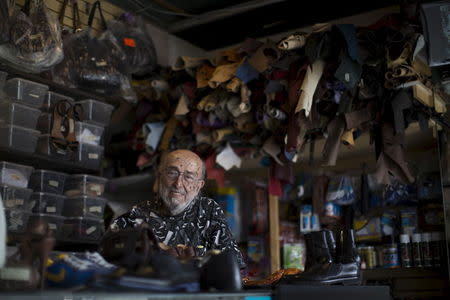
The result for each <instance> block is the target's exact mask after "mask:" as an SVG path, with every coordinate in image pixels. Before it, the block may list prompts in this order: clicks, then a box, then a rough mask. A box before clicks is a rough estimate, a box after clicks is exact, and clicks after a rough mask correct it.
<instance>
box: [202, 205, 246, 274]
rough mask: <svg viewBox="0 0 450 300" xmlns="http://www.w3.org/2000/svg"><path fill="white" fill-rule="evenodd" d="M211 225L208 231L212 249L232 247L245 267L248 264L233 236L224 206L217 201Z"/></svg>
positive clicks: (242, 266) (239, 261)
mask: <svg viewBox="0 0 450 300" xmlns="http://www.w3.org/2000/svg"><path fill="white" fill-rule="evenodd" d="M210 222H211V226H210V231H209V233H208V242H209V245H210V247H211V249H217V250H220V251H223V250H226V249H230V250H232V251H234V253H235V254H236V258H237V261H238V263H239V267H240V268H241V269H244V268H245V267H246V264H245V262H244V258H243V256H242V253H241V251H240V250H239V247H238V245H237V243H236V241H235V240H234V238H233V235H232V233H231V231H230V228H229V227H228V223H227V221H226V219H225V214H224V212H223V210H222V208H221V207H220V206H219V205H218V204H217V203H215V205H214V208H213V210H212V212H211V220H210Z"/></svg>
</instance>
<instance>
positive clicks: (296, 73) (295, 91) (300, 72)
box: [286, 63, 308, 152]
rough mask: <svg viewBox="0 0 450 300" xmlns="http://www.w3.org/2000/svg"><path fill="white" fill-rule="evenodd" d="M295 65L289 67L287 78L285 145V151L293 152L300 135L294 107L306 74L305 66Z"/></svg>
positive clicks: (297, 115) (297, 117)
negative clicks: (287, 108) (287, 107)
mask: <svg viewBox="0 0 450 300" xmlns="http://www.w3.org/2000/svg"><path fill="white" fill-rule="evenodd" d="M297 66H298V65H297V64H296V65H293V66H291V69H290V73H291V74H290V75H291V76H290V78H289V83H288V86H289V91H288V106H289V113H288V129H287V143H286V151H288V152H293V151H295V150H296V149H297V145H298V144H299V143H298V136H299V134H300V122H299V114H296V113H295V107H296V106H297V102H298V98H299V95H300V94H299V93H300V88H301V86H302V83H303V80H304V78H305V74H306V68H307V66H308V65H307V64H306V63H305V64H303V65H300V66H299V67H298V68H297Z"/></svg>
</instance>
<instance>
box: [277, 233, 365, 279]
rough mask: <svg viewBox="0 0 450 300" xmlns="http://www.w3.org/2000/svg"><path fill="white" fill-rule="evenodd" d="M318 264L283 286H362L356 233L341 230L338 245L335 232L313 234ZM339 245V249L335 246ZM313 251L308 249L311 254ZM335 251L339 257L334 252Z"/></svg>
mask: <svg viewBox="0 0 450 300" xmlns="http://www.w3.org/2000/svg"><path fill="white" fill-rule="evenodd" d="M312 240H313V249H311V250H313V251H315V252H314V254H316V253H317V254H318V255H317V256H316V258H317V259H316V264H315V265H313V266H312V267H310V268H309V269H308V270H306V271H305V272H303V273H301V274H299V275H296V276H293V277H291V278H289V279H288V280H284V281H283V283H290V284H302V285H305V284H308V285H311V284H313V285H315V284H345V285H353V284H360V282H361V272H360V259H359V256H358V254H357V251H356V245H355V240H354V235H353V230H345V231H341V232H340V233H339V236H338V242H337V243H335V239H334V236H333V233H332V232H331V231H320V232H318V233H313V234H312ZM335 245H336V246H335ZM309 250H310V249H307V251H309ZM333 252H335V257H333V255H332V253H333Z"/></svg>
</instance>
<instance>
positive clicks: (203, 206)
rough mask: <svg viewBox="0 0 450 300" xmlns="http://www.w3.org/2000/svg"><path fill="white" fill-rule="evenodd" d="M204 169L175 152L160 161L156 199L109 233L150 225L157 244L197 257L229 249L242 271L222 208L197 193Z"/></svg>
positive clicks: (186, 155)
mask: <svg viewBox="0 0 450 300" xmlns="http://www.w3.org/2000/svg"><path fill="white" fill-rule="evenodd" d="M205 172H206V170H205V165H204V163H203V161H202V160H201V159H200V157H199V156H198V155H196V154H195V153H193V152H191V151H188V150H176V151H173V152H170V153H168V154H167V155H165V156H163V157H162V160H161V163H160V166H159V168H158V177H157V181H156V187H157V194H158V195H159V197H158V198H157V200H156V201H154V202H148V203H146V204H143V205H138V206H137V207H134V208H133V209H132V210H131V211H130V212H128V213H126V214H124V215H122V216H120V217H119V218H117V219H116V220H114V221H113V222H112V224H111V227H110V229H111V230H113V231H114V230H118V229H120V228H126V227H131V226H135V225H139V224H141V223H143V222H146V223H148V224H149V226H150V227H151V228H152V230H153V232H154V233H155V235H156V237H157V238H158V239H159V241H160V242H162V243H164V244H165V245H168V246H171V247H176V246H177V245H179V244H182V245H186V246H191V247H193V248H194V251H195V255H196V256H203V255H204V254H205V253H206V252H207V251H208V250H211V249H218V250H225V249H231V250H233V251H234V252H235V253H236V258H237V260H238V262H239V266H240V267H241V268H244V267H245V263H244V261H243V258H242V254H241V252H240V251H239V248H238V246H237V244H236V242H235V240H234V239H233V237H232V235H231V232H230V229H229V228H228V225H227V223H226V220H225V216H224V213H223V211H222V209H221V207H220V206H219V205H218V204H217V203H216V202H215V201H214V200H212V199H209V198H206V197H202V196H200V195H199V192H200V190H201V188H202V187H203V185H204V184H205V181H204V177H205Z"/></svg>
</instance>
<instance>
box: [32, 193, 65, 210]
mask: <svg viewBox="0 0 450 300" xmlns="http://www.w3.org/2000/svg"><path fill="white" fill-rule="evenodd" d="M66 198H67V197H66V196H63V195H57V194H50V193H33V194H31V198H30V207H31V211H32V212H33V213H43V214H51V215H57V216H60V215H61V213H62V210H63V205H64V202H65V200H66Z"/></svg>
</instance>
